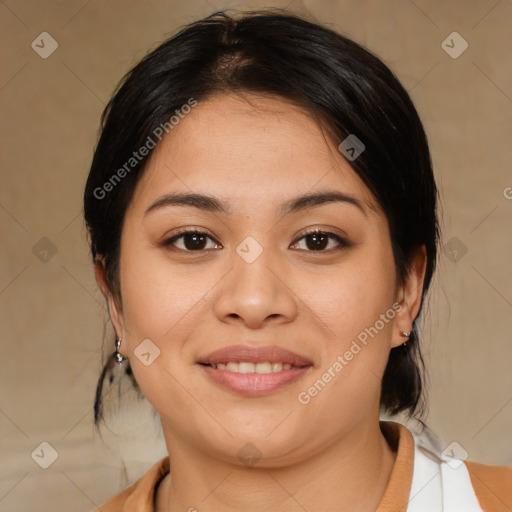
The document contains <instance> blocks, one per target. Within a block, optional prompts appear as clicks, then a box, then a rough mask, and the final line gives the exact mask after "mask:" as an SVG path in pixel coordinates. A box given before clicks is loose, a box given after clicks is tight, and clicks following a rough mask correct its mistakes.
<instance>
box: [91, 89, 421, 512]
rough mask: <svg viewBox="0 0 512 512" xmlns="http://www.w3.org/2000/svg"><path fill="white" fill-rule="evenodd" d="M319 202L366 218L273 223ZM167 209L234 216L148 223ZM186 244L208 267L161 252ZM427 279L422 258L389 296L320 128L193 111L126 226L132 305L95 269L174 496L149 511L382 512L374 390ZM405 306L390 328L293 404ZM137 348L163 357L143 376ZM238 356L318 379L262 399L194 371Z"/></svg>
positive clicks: (174, 216) (384, 447) (216, 109)
mask: <svg viewBox="0 0 512 512" xmlns="http://www.w3.org/2000/svg"><path fill="white" fill-rule="evenodd" d="M324 190H335V191H339V192H343V193H345V194H350V195H351V196H353V197H354V198H356V199H357V200H358V201H359V202H360V203H361V204H362V207H363V209H364V212H363V211H361V210H360V209H359V208H357V207H356V206H354V205H352V204H349V203H344V202H329V203H324V204H321V205H318V206H315V207H313V208H310V209H307V210H304V211H300V212H297V213H293V214H289V215H286V216H282V215H279V214H278V207H279V205H281V203H283V202H285V201H287V200H289V199H291V198H293V197H296V196H299V195H303V194H306V193H312V192H318V191H324ZM171 192H184V193H188V192H195V193H203V194H208V195H212V196H215V197H217V198H219V199H221V200H223V201H226V202H227V203H228V205H229V207H231V209H232V214H231V215H226V214H223V213H219V212H215V213H212V212H206V211H202V210H200V209H198V208H195V207H193V206H176V205H173V206H166V207H164V208H159V209H154V210H153V211H151V212H150V213H148V214H147V215H144V213H145V211H146V210H147V208H148V207H149V206H150V205H152V204H153V203H154V202H155V201H156V200H157V199H159V198H160V197H161V196H163V195H164V194H168V193H171ZM194 227H195V228H198V229H200V231H202V232H205V233H206V234H207V235H208V236H210V237H211V239H208V238H207V239H206V242H205V245H203V246H202V247H204V249H203V250H202V251H197V250H196V251H195V252H194V251H193V250H190V247H194V246H193V245H191V244H190V238H188V242H187V239H186V238H185V239H184V238H181V239H178V240H176V241H175V242H174V249H173V246H172V245H171V246H163V245H162V242H163V241H164V240H166V239H169V238H171V237H172V236H173V235H175V234H176V232H177V231H178V230H179V228H194ZM314 228H319V229H321V230H322V231H325V232H329V233H334V234H337V235H340V236H343V237H346V238H347V239H348V240H349V242H350V244H351V245H350V246H349V247H344V246H340V245H339V243H338V242H337V241H336V240H335V239H328V245H327V246H322V249H321V250H317V251H315V250H313V249H312V248H311V247H313V248H314V245H312V244H311V237H309V238H304V235H305V233H304V230H308V229H314ZM248 236H251V237H253V238H254V239H256V240H257V241H258V243H259V244H260V245H261V247H262V248H263V252H262V254H261V255H260V256H259V257H258V258H257V259H256V260H255V261H254V262H253V263H250V264H249V263H247V262H246V261H245V260H244V259H242V258H241V257H240V256H239V255H238V253H237V252H236V248H237V246H238V245H239V244H240V243H241V242H242V241H243V240H244V239H245V238H246V237H248ZM308 240H309V241H310V244H309V246H308V243H307V242H308ZM185 243H188V245H187V246H186V245H184V244H185ZM326 243H327V241H326ZM187 247H189V251H188V252H186V248H187ZM322 251H323V252H322ZM425 261H426V256H425V251H424V248H422V249H421V250H419V251H418V252H417V253H416V255H415V257H414V259H413V260H412V265H411V271H410V274H409V276H408V278H407V280H406V282H405V283H402V284H401V283H399V282H397V275H396V271H395V263H394V259H393V253H392V249H391V240H390V234H389V228H388V223H387V219H386V216H385V214H384V213H383V212H382V211H381V209H380V208H379V206H378V205H377V202H376V200H375V198H374V197H373V195H372V194H371V192H370V191H369V189H368V188H367V187H366V186H365V185H364V183H363V182H362V181H361V180H360V179H359V178H358V176H357V175H356V174H355V172H354V171H353V170H352V168H351V167H350V165H349V162H348V161H347V160H345V159H344V157H343V156H342V155H341V154H340V153H339V152H338V150H337V148H336V147H335V146H334V145H333V144H332V143H331V142H329V141H328V139H327V137H326V136H325V135H324V133H323V132H322V130H321V128H320V127H319V125H318V124H317V123H316V122H315V121H314V119H313V117H312V116H311V114H309V113H307V112H304V111H303V110H301V109H299V108H298V107H296V106H294V105H292V104H290V103H289V102H287V101H286V100H283V99H280V98H275V97H274V98H272V97H268V96H267V97H263V96H257V95H254V94H247V95H245V96H242V95H233V94H230V95H223V96H216V97H213V98H211V99H209V100H207V101H202V102H199V104H198V105H197V106H196V107H195V108H194V109H193V110H192V111H191V112H190V114H188V115H187V116H186V117H185V119H183V120H181V121H180V123H179V124H178V125H177V126H176V127H175V128H174V129H173V130H172V132H170V134H169V135H168V136H167V137H166V138H164V139H163V141H162V142H161V143H160V144H159V145H158V146H157V148H156V149H155V151H154V153H153V155H152V157H151V158H150V160H149V162H148V165H147V167H146V170H145V173H144V175H143V177H142V178H141V181H140V182H139V184H138V185H137V188H136V191H135V194H134V197H133V199H132V201H131V203H130V205H129V208H128V210H127V212H126V217H125V223H124V227H123V232H122V239H121V257H120V282H121V298H122V301H120V302H118V301H116V300H115V298H114V297H113V296H112V294H111V293H110V291H109V290H108V287H107V286H106V284H105V279H104V275H103V272H102V269H101V267H100V266H99V265H97V266H96V277H97V280H98V284H99V285H100V287H101V289H102V291H103V293H104V294H105V297H106V298H107V301H108V305H109V311H110V316H111V319H112V322H113V325H114V327H115V330H116V334H117V336H118V337H121V338H122V344H121V348H120V351H121V352H122V353H123V354H124V355H126V356H127V357H129V358H130V362H131V366H132V369H133V372H134V375H135V377H136V379H137V382H138V383H139V385H140V387H141V389H142V391H143V393H144V395H145V396H146V398H147V400H148V401H149V402H150V403H151V404H152V405H153V407H154V408H155V409H156V410H157V411H158V413H159V414H160V417H161V422H162V428H163V432H164V436H165V441H166V444H167V449H168V451H169V454H170V458H171V466H172V467H171V474H172V478H171V477H170V476H169V475H168V476H167V477H166V478H165V479H164V480H163V481H162V483H161V485H160V486H159V487H158V491H157V500H156V511H157V512H163V511H166V512H167V511H171V510H172V511H175V510H183V511H186V510H189V509H191V507H195V509H197V510H200V511H201V512H208V511H218V510H223V511H227V512H229V511H235V510H236V511H239V510H240V509H243V510H244V511H246V512H252V511H258V512H259V511H261V510H262V508H264V509H265V510H268V511H276V512H277V511H287V512H295V511H301V512H303V511H304V509H305V510H307V511H309V512H314V511H323V512H325V511H334V510H336V511H338V512H340V511H341V512H343V511H351V512H353V511H354V510H358V511H366V510H368V511H373V510H375V508H376V507H377V506H378V504H379V502H380V500H381V498H382V496H383V494H384V492H385V489H386V486H387V484H388V481H389V477H390V474H391V471H392V468H393V464H394V461H395V457H396V454H395V452H394V451H393V450H392V448H391V447H390V446H389V444H388V443H387V441H386V439H385V437H384V436H383V434H382V433H381V431H380V428H379V396H380V386H381V380H380V379H381V377H382V375H383V373H384V369H385V367H386V363H387V358H388V355H389V351H390V350H391V349H392V348H393V347H397V346H399V345H401V344H402V343H403V342H404V337H403V336H402V335H401V334H400V332H401V331H410V329H411V326H412V322H413V320H414V318H415V317H416V316H417V314H418V311H419V308H420V304H421V289H422V283H423V279H424V273H425ZM395 302H397V303H399V304H400V305H401V309H400V311H399V312H397V314H396V316H395V317H394V319H392V320H390V321H389V322H388V323H386V324H385V326H384V328H383V329H381V330H380V331H379V333H378V335H376V336H375V337H374V338H370V341H369V342H368V344H367V345H366V346H364V348H363V349H362V350H361V351H360V352H359V353H358V354H357V355H356V356H355V357H354V358H353V360H352V361H350V362H349V364H347V366H345V367H344V368H343V370H342V371H341V372H340V373H339V374H338V375H337V376H336V377H335V378H333V379H332V380H331V381H330V382H329V383H328V384H327V385H326V387H325V388H324V389H323V390H322V391H321V392H320V393H318V394H317V396H315V397H314V398H312V399H311V401H310V402H309V403H308V404H306V405H305V404H302V403H300V402H299V401H298V399H297V397H298V394H299V393H300V392H301V391H305V390H306V391H307V389H308V388H309V387H310V386H311V385H312V384H313V383H314V382H315V381H316V380H317V379H319V378H320V377H321V376H322V374H323V373H324V372H325V371H326V370H327V368H329V367H330V366H332V365H333V363H334V362H335V361H336V358H337V356H338V355H343V354H344V353H345V352H346V350H347V349H348V348H349V347H350V346H351V343H352V341H353V340H354V339H355V338H356V337H357V335H358V334H359V333H360V332H361V331H363V330H364V329H365V328H368V327H370V326H373V325H374V324H375V322H376V321H377V320H378V319H379V315H381V314H383V313H385V312H386V311H388V310H389V309H390V308H391V306H392V304H393V303H395ZM144 339H150V340H151V341H152V342H153V343H154V344H155V345H156V346H158V348H159V349H160V351H161V353H160V356H159V357H158V358H157V359H155V360H154V362H153V363H152V364H151V365H149V366H145V365H144V364H142V363H141V362H140V361H139V359H138V358H137V357H135V356H134V353H133V351H134V350H135V349H136V348H137V346H138V345H139V344H140V343H141V341H142V340H144ZM243 343H247V344H251V345H253V346H259V345H266V344H276V345H279V346H281V347H284V348H287V349H289V350H292V351H295V352H298V353H299V354H302V355H305V356H306V357H308V358H310V359H311V360H312V361H313V363H314V364H313V367H311V368H310V369H309V370H308V372H307V373H306V375H304V377H303V378H301V379H300V380H299V381H296V382H294V383H292V384H289V385H287V386H284V387H282V388H281V389H279V390H277V391H274V392H273V393H271V394H268V395H265V396H260V397H245V396H241V395H238V394H236V393H234V392H231V391H229V390H225V389H223V388H220V387H219V386H217V385H216V384H215V383H214V382H213V381H211V379H209V377H208V376H207V375H206V374H204V372H203V371H202V370H201V368H200V367H199V366H198V365H197V364H196V362H197V360H198V358H199V357H200V356H204V355H205V354H208V353H209V352H211V351H213V350H216V349H218V348H221V347H225V346H229V345H235V344H243ZM248 442H250V443H252V444H253V445H255V446H256V447H257V449H258V450H259V451H260V452H261V454H262V457H261V459H260V460H259V461H258V463H257V464H256V465H254V466H247V465H244V464H243V463H242V462H241V460H239V458H238V456H237V453H238V452H239V450H240V449H241V448H242V447H244V445H246V443H248Z"/></svg>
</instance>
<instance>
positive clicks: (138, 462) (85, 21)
mask: <svg viewBox="0 0 512 512" xmlns="http://www.w3.org/2000/svg"><path fill="white" fill-rule="evenodd" d="M287 4H288V5H289V6H290V7H291V8H293V9H294V10H296V11H298V12H306V11H309V12H311V13H312V14H313V15H314V16H315V17H316V18H317V19H318V20H319V21H321V22H325V23H327V24H329V25H330V26H331V27H332V28H334V29H336V30H339V31H341V32H342V33H343V34H345V35H348V36H349V37H352V38H354V39H355V40H356V41H358V42H360V43H363V44H364V45H366V46H367V47H368V48H369V49H371V50H372V51H374V52H375V53H376V54H377V55H379V56H380V57H381V58H382V59H383V60H384V61H385V62H386V63H387V64H388V65H389V66H390V67H391V69H392V70H393V71H394V72H395V73H396V74H397V76H398V78H399V79H400V80H401V81H402V83H403V84H404V86H405V87H406V89H407V90H408V91H409V92H410V94H411V96H412V99H413V101H414V102H415V104H416V106H417V108H418V110H419V113H420V116H421V117H422V119H423V121H424V124H425V127H426V130H427V134H428V136H429V140H430V144H431V150H432V158H433V163H434V167H435V174H436V177H437V181H438V185H439V187H440V189H441V194H442V200H443V203H444V206H443V212H442V213H443V230H444V244H445V245H444V251H443V253H442V256H441V260H440V262H441V263H440V268H439V273H438V275H437V280H436V283H435V286H434V289H433V291H432V295H431V300H430V307H429V308H428V312H427V313H428V314H427V316H426V319H425V320H426V322H425V323H426V327H425V330H424V332H425V336H424V347H425V353H426V359H427V363H428V364H429V367H430V376H431V386H430V416H429V417H428V424H429V425H430V426H431V427H432V428H433V429H434V431H436V432H437V433H438V434H439V435H440V436H441V438H442V439H443V441H444V442H445V444H448V443H450V442H451V441H457V442H458V443H460V444H461V445H462V446H463V447H464V448H465V449H466V450H467V452H468V453H469V458H470V459H472V460H477V461H480V462H485V463H493V464H512V444H511V441H510V432H511V431H512V372H511V371H510V363H511V360H512V339H511V335H510V333H511V328H512V266H511V263H510V262H511V261H512V259H511V254H512V236H511V233H512V230H511V226H512V222H511V218H512V199H511V198H512V189H510V188H508V189H507V187H512V173H511V170H510V169H511V167H510V165H511V164H510V162H511V160H512V150H511V146H512V144H511V138H510V137H511V136H510V134H511V133H512V72H511V71H512V40H511V31H510V26H511V25H512V2H511V1H510V0H501V1H497V0H472V1H463V0H459V1H456V0H451V1H446V0H435V1H421V0H415V1H412V0H386V1H381V0H366V1H360V0H358V1H356V0H339V1H337V2H335V1H327V0H323V1H315V2H313V1H309V0H304V1H303V2H300V1H297V2H291V3H288V2H277V1H276V2H273V3H270V4H269V3H264V2H221V1H218V2H217V1H215V0H209V1H208V2H206V1H202V0H187V1H186V2H173V1H158V2H157V1H154V2H149V1H148V2H143V1H135V0H132V1H123V2H120V1H109V2H102V1H100V0H89V1H87V0H76V1H75V0H73V1H64V0H60V1H59V0H51V1H44V2H43V1H35V0H33V1H23V0H5V1H3V2H0V34H1V35H0V37H1V48H2V65H1V67H0V105H1V112H2V116H1V128H0V129H1V134H2V142H1V145H2V146H1V149H2V152H1V154H2V162H1V171H0V172H1V188H0V229H1V249H2V253H1V259H0V311H1V313H0V315H1V316H0V318H1V330H0V431H1V436H0V510H1V511H2V512H15V511H22V510H31V511H32V512H39V511H41V512H42V511H48V510H52V511H53V512H60V511H69V510H74V511H77V512H80V511H84V512H85V511H88V510H90V509H91V508H93V506H94V505H95V504H99V503H101V502H102V501H104V500H105V499H107V498H108V497H110V496H112V495H113V494H115V493H117V492H118V491H119V490H120V489H121V488H122V487H124V486H125V485H127V483H128V482H131V481H133V480H134V479H135V478H136V477H138V476H139V475H140V474H141V473H142V472H143V471H144V470H145V469H147V468H148V467H149V466H150V465H151V464H152V463H153V462H154V461H156V460H157V459H158V458H160V457H161V456H164V455H165V454H166V451H165V446H164V445H163V444H162V440H161V437H158V433H159V432H158V423H157V427H156V429H155V428H153V429H152V430H151V433H150V430H149V427H148V425H150V423H148V424H147V425H144V423H141V424H137V425H134V423H133V422H131V423H129V424H130V431H129V432H128V431H127V427H126V425H127V424H126V423H124V427H123V423H122V422H120V423H119V422H118V424H117V426H113V427H112V428H114V427H115V428H117V432H120V433H122V434H124V435H126V436H131V438H130V439H129V440H128V441H125V440H123V439H118V438H116V437H115V436H114V435H112V434H109V433H108V432H107V435H106V438H105V439H106V441H107V442H108V446H109V448H107V446H106V445H105V444H102V443H101V442H100V441H99V440H98V439H97V437H94V435H93V429H92V404H93V396H94V390H95V385H96V380H97V377H98V374H99V371H100V357H101V350H102V349H101V343H102V339H103V336H104V324H105V323H106V316H105V310H104V307H103V302H102V297H101V295H100V293H99V291H98V290H97V289H96V284H95V282H94V278H93V273H92V267H91V265H90V261H89V254H88V249H87V245H86V241H85V231H84V228H83V221H82V218H81V214H80V210H81V200H82V194H83V187H84V183H85V179H86V175H87V172H88V167H89V165H90V161H91V156H92V151H93V147H94V144H95V141H96V136H97V129H98V126H99V117H100V114H101V111H102V109H103V107H104V104H105V103H106V102H107V101H108V99H109V97H110V95H111V93H112V91H113V89H114V87H115V85H116V83H117V82H118V80H119V79H120V78H121V76H122V75H123V74H124V73H125V72H126V71H127V70H128V69H129V67H131V66H132V65H133V64H134V63H135V62H136V61H137V60H139V59H140V58H141V57H142V56H143V55H144V54H145V53H146V52H147V51H148V49H149V48H151V47H154V46H155V45H156V44H157V43H158V42H159V41H162V40H163V39H164V38H166V37H167V36H169V35H171V34H172V33H173V31H174V30H175V28H176V27H177V26H179V25H182V24H184V23H188V22H191V21H193V20H195V19H197V18H198V17H201V16H203V15H207V14H210V13H211V12H213V10H215V9H218V8H222V7H236V8H248V7H251V8H252V7H261V6H268V5H273V6H285V5H287ZM43 31H46V32H48V33H49V34H50V35H51V36H52V37H53V38H54V39H55V40H56V41H57V42H58V48H57V50H56V51H55V52H54V53H53V54H52V55H51V56H49V57H48V58H47V59H43V58H41V57H40V56H39V55H38V54H37V53H36V52H35V51H34V50H33V49H32V48H31V43H32V41H34V40H35V39H36V38H37V36H38V35H39V34H40V33H41V32H43ZM453 31H457V32H458V33H459V34H460V35H461V36H462V37H463V38H464V39H465V40H466V41H467V42H468V43H469V47H468V49H467V50H466V51H465V52H464V53H463V54H462V55H460V57H458V58H456V59H454V58H452V57H450V55H448V54H447V53H446V52H445V51H444V50H443V48H442V46H441V43H442V42H443V40H445V39H446V37H447V36H448V35H449V34H450V33H452V32H453ZM507 191H508V194H507ZM507 195H508V197H509V199H507V197H506V196H507ZM43 237H46V238H48V239H49V240H50V241H51V243H52V244H53V245H54V246H55V250H56V253H55V254H53V255H52V252H51V251H50V252H49V253H48V254H46V255H45V254H42V253H41V250H44V249H45V248H46V249H48V248H49V247H50V246H49V242H48V241H43V242H39V241H40V240H41V238H43ZM454 239H455V241H454ZM38 242H39V244H42V245H36V244H37V243H38ZM34 246H35V247H36V249H34ZM464 247H465V248H466V249H467V252H466V253H464ZM461 248H462V250H461ZM453 249H455V251H456V253H455V252H453ZM41 258H42V259H43V260H44V259H45V258H46V259H47V261H46V262H45V261H41ZM107 335H108V336H107V339H110V335H111V331H110V330H108V327H107ZM104 350H105V351H109V352H110V351H111V347H110V346H109V347H106V348H105V349H104ZM148 411H149V409H148ZM148 411H147V412H148ZM125 414H133V415H134V416H133V417H132V420H133V418H134V417H137V418H141V417H143V416H142V415H141V414H140V413H139V412H135V411H134V410H133V409H127V410H126V411H125ZM146 417H147V418H148V422H151V416H150V415H149V414H147V416H146ZM125 418H126V416H125ZM150 436H154V439H153V440H151V439H149V437H150ZM148 439H149V440H148ZM43 441H46V442H48V443H49V444H50V445H51V446H52V447H53V448H54V449H55V450H56V452H57V454H58V458H57V460H56V461H55V462H54V463H53V464H52V465H51V466H50V467H49V468H48V469H42V468H40V467H39V466H38V465H37V464H36V463H35V462H34V460H33V459H32V458H31V453H32V452H33V451H34V450H35V449H36V448H37V447H38V446H39V444H40V443H41V442H43ZM37 453H40V449H39V451H38V452H37ZM48 453H49V449H46V454H48ZM123 460H124V462H125V463H126V471H123V470H122V469H121V468H122V464H123Z"/></svg>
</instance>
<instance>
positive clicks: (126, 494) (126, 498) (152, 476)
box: [90, 455, 170, 512]
mask: <svg viewBox="0 0 512 512" xmlns="http://www.w3.org/2000/svg"><path fill="white" fill-rule="evenodd" d="M169 470H170V460H169V456H168V455H167V456H166V457H164V458H163V459H160V460H159V461H158V462H156V463H155V464H153V466H151V468H149V469H148V470H147V471H146V473H144V474H143V475H142V476H141V477H140V478H139V479H138V480H137V481H136V482H135V483H133V484H131V485H130V486H129V487H126V489H124V490H123V491H121V492H120V493H119V494H117V495H116V496H114V497H112V498H110V499H109V500H108V501H106V502H105V503H103V504H101V505H100V506H99V507H98V508H96V509H94V510H91V511H90V512H133V511H135V510H137V512H153V510H154V506H153V503H154V497H155V491H156V488H157V487H158V484H159V483H160V482H161V480H162V479H163V477H164V476H165V475H166V474H167V473H169Z"/></svg>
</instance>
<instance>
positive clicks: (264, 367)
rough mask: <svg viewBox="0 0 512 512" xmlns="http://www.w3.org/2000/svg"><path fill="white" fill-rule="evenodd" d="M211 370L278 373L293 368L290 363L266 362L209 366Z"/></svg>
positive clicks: (231, 362) (230, 362) (232, 362)
mask: <svg viewBox="0 0 512 512" xmlns="http://www.w3.org/2000/svg"><path fill="white" fill-rule="evenodd" d="M210 366H211V367H212V368H216V369H217V370H227V371H228V372H234V373H273V372H280V371H281V370H290V369H291V368H295V366H292V365H291V364H290V363H270V362H268V361H266V362H264V363H248V362H240V363H236V362H234V361H229V362H228V363H227V364H226V363H217V364H215V363H214V364H211V365H210Z"/></svg>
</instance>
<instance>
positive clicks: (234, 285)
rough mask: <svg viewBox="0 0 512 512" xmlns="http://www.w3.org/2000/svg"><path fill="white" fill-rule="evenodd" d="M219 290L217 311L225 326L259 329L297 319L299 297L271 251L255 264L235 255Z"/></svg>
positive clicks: (215, 305) (267, 250)
mask: <svg viewBox="0 0 512 512" xmlns="http://www.w3.org/2000/svg"><path fill="white" fill-rule="evenodd" d="M217 290H218V294H217V296H216V297H215V303H214V310H215V314H216V316H217V318H219V319H220V320H221V321H222V322H226V323H233V324H237V323H242V324H245V326H246V327H248V328H250V329H258V328H262V327H264V326H266V325H268V324H272V325H279V324H284V323H287V322H291V321H293V319H294V318H295V317H296V316H297V309H298V308H297V300H296V297H295V295H294V293H293V291H292V289H291V287H290V283H287V282H286V273H285V272H283V267H282V265H278V262H277V261H276V258H275V257H274V256H273V255H272V254H271V250H270V249H264V250H263V252H262V253H261V254H260V256H259V257H258V258H257V259H256V260H255V261H253V262H252V263H248V262H247V261H245V260H244V259H243V258H242V257H241V256H239V255H238V254H237V253H235V254H234V256H233V268H232V269H231V271H230V272H228V274H227V275H226V276H225V277H224V279H223V280H222V282H221V283H220V286H219V288H218V289H217Z"/></svg>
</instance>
